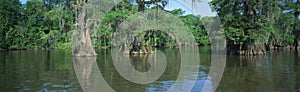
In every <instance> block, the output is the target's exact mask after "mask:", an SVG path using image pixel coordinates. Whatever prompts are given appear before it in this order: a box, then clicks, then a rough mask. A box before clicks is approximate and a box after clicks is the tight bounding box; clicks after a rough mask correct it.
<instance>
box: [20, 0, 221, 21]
mask: <svg viewBox="0 0 300 92" xmlns="http://www.w3.org/2000/svg"><path fill="white" fill-rule="evenodd" d="M27 1H28V0H20V2H21V4H25V3H26V2H27ZM208 1H211V0H201V2H196V4H195V7H191V6H192V4H191V0H170V2H169V4H168V5H167V6H166V10H173V9H179V8H180V9H182V10H184V11H185V14H184V15H186V14H195V15H201V16H202V17H203V16H215V15H216V13H215V12H212V11H211V9H210V7H209V4H208Z"/></svg>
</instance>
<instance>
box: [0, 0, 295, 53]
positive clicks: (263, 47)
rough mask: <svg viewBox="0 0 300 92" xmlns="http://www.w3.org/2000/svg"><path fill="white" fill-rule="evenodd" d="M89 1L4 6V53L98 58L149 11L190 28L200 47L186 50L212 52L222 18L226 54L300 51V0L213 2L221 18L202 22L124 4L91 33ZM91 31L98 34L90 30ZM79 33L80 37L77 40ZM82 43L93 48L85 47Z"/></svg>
mask: <svg viewBox="0 0 300 92" xmlns="http://www.w3.org/2000/svg"><path fill="white" fill-rule="evenodd" d="M90 1H91V0H85V1H83V0H29V1H28V2H26V3H25V4H20V2H19V0H2V1H0V4H1V6H0V23H1V24H0V51H7V50H38V49H39V50H53V49H57V50H64V51H67V52H77V54H76V53H75V54H74V53H73V55H74V56H85V55H84V53H86V55H91V54H93V55H96V53H95V51H94V49H99V48H101V49H109V48H116V47H118V46H113V45H112V37H113V36H116V35H117V34H116V33H115V32H116V30H117V27H118V26H119V25H120V24H121V23H122V22H124V21H125V20H126V19H128V18H129V17H130V16H132V15H134V14H136V13H138V12H141V11H144V10H150V9H156V10H158V11H160V10H161V11H165V12H168V13H170V14H172V15H174V16H176V17H178V18H179V19H180V20H181V21H182V22H183V23H185V25H186V26H187V27H188V28H189V30H190V31H191V33H192V34H193V35H194V39H195V41H196V42H197V44H196V45H195V44H193V45H190V44H181V45H182V46H210V45H211V44H210V40H211V39H214V40H218V39H217V38H220V37H214V38H211V39H210V37H209V33H210V31H209V30H214V28H212V27H207V25H208V26H212V25H214V22H215V21H216V20H215V19H216V18H219V19H220V20H221V22H222V25H223V28H224V30H223V31H224V34H225V37H226V47H227V48H226V50H227V54H231V55H264V54H266V52H267V51H272V50H281V49H288V50H300V19H299V18H300V0H290V1H272V0H266V1H264V2H262V1H239V0H238V1H237V0H212V1H211V2H210V5H211V7H212V9H213V10H214V11H215V12H217V13H218V16H216V17H205V16H204V17H201V18H199V16H198V15H192V14H189V15H184V13H185V12H184V11H183V10H181V9H175V10H172V11H166V10H164V7H165V5H166V4H168V2H166V1H168V0H155V1H147V2H145V1H143V0H137V1H136V2H137V5H135V4H132V2H130V1H129V0H123V1H122V2H120V3H118V5H116V6H115V7H113V8H112V9H111V10H110V11H108V12H107V14H106V15H105V16H104V17H103V19H102V21H101V23H97V22H93V23H90V25H86V26H88V27H86V26H83V27H82V26H80V25H81V24H84V23H85V21H87V20H89V19H84V17H86V16H87V15H86V14H85V12H78V11H87V9H85V8H84V7H87V5H89V4H88V3H89V2H90ZM104 1H105V0H104ZM108 2H109V1H108ZM157 2H158V3H162V4H157ZM195 2H197V1H195V0H193V3H195ZM145 4H152V5H153V7H150V8H149V7H146V5H145ZM98 12H100V11H98ZM98 12H94V14H97V13H98ZM90 20H92V19H90ZM158 25H163V24H158ZM91 26H93V29H89V27H91ZM173 27H174V28H175V29H176V28H177V27H176V26H173ZM78 28H79V29H78ZM132 30H136V29H132ZM172 31H176V30H172ZM76 33H77V35H80V37H79V38H76V39H75V40H74V34H76ZM84 33H86V34H84ZM88 33H89V34H88ZM82 34H84V35H82ZM133 34H134V33H133ZM81 36H82V37H81ZM134 36H135V37H138V39H139V40H140V41H141V42H143V43H144V44H145V45H147V46H150V47H151V48H176V47H177V48H178V46H177V45H176V41H175V40H174V39H172V37H171V36H170V35H168V34H167V33H164V32H162V31H161V30H155V29H147V30H146V33H144V34H142V35H141V34H134ZM133 38H134V37H132V38H131V39H132V41H133ZM78 39H79V40H78ZM80 39H81V40H80ZM82 39H84V40H85V42H88V45H84V44H85V43H82V42H80V41H82ZM74 43H79V45H78V44H77V45H78V46H79V47H76V49H75V51H72V46H73V45H74ZM80 46H81V47H80ZM121 47H122V46H121ZM125 47H126V46H125ZM87 48H89V49H87ZM78 53H81V54H82V55H80V54H78Z"/></svg>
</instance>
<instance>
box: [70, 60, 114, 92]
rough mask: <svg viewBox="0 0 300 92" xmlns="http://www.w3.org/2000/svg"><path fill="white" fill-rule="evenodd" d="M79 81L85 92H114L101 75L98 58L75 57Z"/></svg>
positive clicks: (74, 61)
mask: <svg viewBox="0 0 300 92" xmlns="http://www.w3.org/2000/svg"><path fill="white" fill-rule="evenodd" d="M73 63H74V69H75V73H76V76H77V79H78V81H79V83H80V85H81V87H82V89H83V90H84V91H85V92H98V91H103V92H113V90H112V89H110V87H109V86H108V84H107V83H106V81H105V80H104V78H103V77H102V74H101V73H100V71H99V69H98V66H97V63H96V57H73Z"/></svg>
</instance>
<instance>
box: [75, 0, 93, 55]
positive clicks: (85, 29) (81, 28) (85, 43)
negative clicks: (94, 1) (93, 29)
mask: <svg viewBox="0 0 300 92" xmlns="http://www.w3.org/2000/svg"><path fill="white" fill-rule="evenodd" d="M78 1H79V0H78ZM82 3H83V4H82V6H83V7H79V8H81V10H79V15H78V20H77V21H78V25H77V31H78V32H79V40H78V42H76V43H77V44H75V45H76V46H75V47H74V49H73V56H96V55H97V53H96V52H95V50H94V47H93V45H92V40H91V37H90V26H91V23H89V21H88V18H89V17H88V16H87V8H86V5H87V2H82ZM79 5H81V4H80V3H79Z"/></svg>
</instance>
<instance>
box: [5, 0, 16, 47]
mask: <svg viewBox="0 0 300 92" xmlns="http://www.w3.org/2000/svg"><path fill="white" fill-rule="evenodd" d="M0 4H1V5H0V23H1V24H0V48H8V44H9V42H6V41H5V38H6V37H7V32H8V31H10V30H13V28H14V26H15V25H17V24H18V20H19V18H20V12H19V10H20V5H21V3H20V2H19V0H1V1H0Z"/></svg>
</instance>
